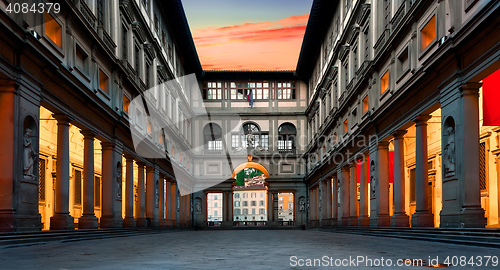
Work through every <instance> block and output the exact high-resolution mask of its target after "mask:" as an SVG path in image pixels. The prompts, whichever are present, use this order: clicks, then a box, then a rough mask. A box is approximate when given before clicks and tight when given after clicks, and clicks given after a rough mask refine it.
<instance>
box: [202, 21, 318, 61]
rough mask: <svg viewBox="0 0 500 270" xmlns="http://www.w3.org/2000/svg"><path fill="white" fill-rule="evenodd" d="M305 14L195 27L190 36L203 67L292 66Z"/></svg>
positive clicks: (304, 24)
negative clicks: (272, 20) (271, 20)
mask: <svg viewBox="0 0 500 270" xmlns="http://www.w3.org/2000/svg"><path fill="white" fill-rule="evenodd" d="M308 18H309V15H307V14H306V15H300V16H291V17H288V18H284V19H281V20H279V21H276V22H256V23H253V22H245V23H243V24H240V25H232V26H225V27H219V28H215V27H207V28H202V29H196V30H195V31H194V32H193V37H194V41H195V44H196V48H197V50H198V54H199V55H200V60H201V62H202V66H203V68H204V69H207V70H218V69H237V70H292V69H295V66H296V63H297V58H298V55H299V52H300V46H301V44H302V39H303V36H304V32H305V29H306V24H307V20H308Z"/></svg>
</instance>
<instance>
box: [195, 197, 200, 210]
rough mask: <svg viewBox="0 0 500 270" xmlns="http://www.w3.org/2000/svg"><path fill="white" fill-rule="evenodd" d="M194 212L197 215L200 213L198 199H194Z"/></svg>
mask: <svg viewBox="0 0 500 270" xmlns="http://www.w3.org/2000/svg"><path fill="white" fill-rule="evenodd" d="M194 212H195V213H197V214H199V213H201V199H200V198H196V199H194Z"/></svg>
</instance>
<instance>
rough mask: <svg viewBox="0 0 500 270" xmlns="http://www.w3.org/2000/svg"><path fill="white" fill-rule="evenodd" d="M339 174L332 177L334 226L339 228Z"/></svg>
mask: <svg viewBox="0 0 500 270" xmlns="http://www.w3.org/2000/svg"><path fill="white" fill-rule="evenodd" d="M338 207H339V206H338V197H337V174H334V175H333V177H332V223H331V224H332V226H337V217H338V212H337V210H338Z"/></svg>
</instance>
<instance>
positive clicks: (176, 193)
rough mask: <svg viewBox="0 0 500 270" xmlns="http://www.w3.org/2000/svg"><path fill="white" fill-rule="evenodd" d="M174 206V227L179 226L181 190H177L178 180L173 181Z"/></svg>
mask: <svg viewBox="0 0 500 270" xmlns="http://www.w3.org/2000/svg"><path fill="white" fill-rule="evenodd" d="M171 194H172V200H173V202H172V206H173V207H174V211H173V212H172V225H173V226H174V227H179V222H180V221H179V202H180V201H179V191H178V190H177V182H172V193H171Z"/></svg>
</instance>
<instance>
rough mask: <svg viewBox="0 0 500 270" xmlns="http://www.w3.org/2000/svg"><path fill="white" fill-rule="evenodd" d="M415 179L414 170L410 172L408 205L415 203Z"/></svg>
mask: <svg viewBox="0 0 500 270" xmlns="http://www.w3.org/2000/svg"><path fill="white" fill-rule="evenodd" d="M415 179H416V170H415V169H411V170H410V203H415V201H416V189H415V188H416V187H415Z"/></svg>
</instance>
